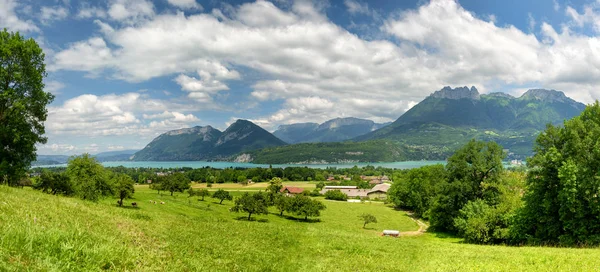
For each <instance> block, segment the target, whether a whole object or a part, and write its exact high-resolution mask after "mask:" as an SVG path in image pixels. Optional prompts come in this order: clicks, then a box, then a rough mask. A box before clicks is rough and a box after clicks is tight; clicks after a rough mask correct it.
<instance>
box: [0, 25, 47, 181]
mask: <svg viewBox="0 0 600 272" xmlns="http://www.w3.org/2000/svg"><path fill="white" fill-rule="evenodd" d="M44 57H45V55H44V53H43V52H42V49H41V48H40V47H39V45H38V44H37V43H36V42H35V41H34V40H33V39H27V40H26V39H25V38H24V37H23V36H21V35H19V33H12V32H10V33H9V32H8V31H7V30H6V29H4V30H2V31H0V147H1V148H0V183H8V184H9V185H16V184H17V182H18V181H19V180H20V178H21V177H23V176H24V175H25V171H26V169H27V168H29V166H30V165H31V162H32V161H34V160H35V159H36V147H35V145H36V144H38V143H40V144H45V143H46V141H47V138H46V137H43V135H44V133H45V127H44V121H46V118H47V116H48V111H47V109H46V106H47V105H48V104H50V103H51V102H52V100H54V96H53V95H52V94H51V93H49V92H44V83H43V79H44V77H46V75H47V74H46V66H45V64H44Z"/></svg>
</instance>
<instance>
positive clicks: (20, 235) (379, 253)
mask: <svg viewBox="0 0 600 272" xmlns="http://www.w3.org/2000/svg"><path fill="white" fill-rule="evenodd" d="M238 194H239V193H238ZM150 200H156V201H164V202H165V204H164V205H161V204H152V203H150ZM321 200H322V201H323V202H324V203H325V204H326V205H327V210H325V211H324V212H323V214H322V216H321V217H320V222H303V221H301V220H300V221H299V220H295V219H294V218H290V217H279V216H278V215H276V214H275V211H272V213H271V214H269V215H261V216H256V217H255V218H256V220H255V221H250V222H249V221H246V220H243V219H240V218H245V215H244V214H237V213H231V212H229V211H228V209H229V208H230V207H231V204H232V203H231V202H230V201H225V202H224V204H223V205H219V204H218V203H216V202H215V200H214V199H212V198H207V199H206V200H205V201H198V200H196V199H195V198H188V197H187V195H186V194H176V196H175V197H171V196H168V195H163V196H160V195H158V194H157V193H156V192H155V191H151V190H149V189H148V188H147V186H138V187H137V188H136V193H135V199H133V200H129V201H128V203H129V202H132V201H136V202H137V203H138V204H139V206H140V207H139V208H137V209H134V208H118V207H116V206H115V204H116V200H115V199H105V200H103V201H101V202H99V203H90V202H85V201H82V200H79V199H76V198H66V197H59V196H52V195H47V194H43V193H40V192H36V191H33V190H31V189H27V188H25V189H17V188H10V187H5V186H0V233H1V234H0V271H24V270H25V271H97V270H103V269H110V270H116V271H126V270H130V271H592V270H596V269H597V268H598V267H600V258H598V256H600V250H599V249H575V248H543V247H504V246H479V245H470V244H464V243H461V241H460V239H456V238H448V237H444V236H443V235H438V234H435V233H426V234H424V235H421V236H410V237H400V238H390V237H381V236H380V235H379V234H380V232H381V230H382V229H398V230H400V231H401V232H405V231H415V230H417V228H418V226H417V224H416V223H415V222H414V221H412V220H411V219H410V218H409V217H408V216H407V215H406V213H405V212H402V211H396V210H394V209H392V208H390V207H387V206H385V205H383V204H381V203H346V202H333V201H326V200H323V199H321ZM362 213H372V214H374V215H375V216H376V217H377V219H378V221H379V223H377V224H370V225H368V226H367V229H363V228H362V222H361V221H360V220H359V219H358V215H360V214H362Z"/></svg>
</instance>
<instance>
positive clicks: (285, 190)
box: [279, 186, 304, 196]
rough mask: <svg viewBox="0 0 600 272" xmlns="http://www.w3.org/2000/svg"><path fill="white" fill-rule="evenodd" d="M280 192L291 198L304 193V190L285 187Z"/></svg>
mask: <svg viewBox="0 0 600 272" xmlns="http://www.w3.org/2000/svg"><path fill="white" fill-rule="evenodd" d="M279 191H280V192H282V193H284V194H286V195H288V196H289V195H297V194H301V193H302V192H304V189H303V188H300V187H292V186H285V187H283V188H281V190H279Z"/></svg>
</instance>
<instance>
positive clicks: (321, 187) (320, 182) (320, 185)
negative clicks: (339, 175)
mask: <svg viewBox="0 0 600 272" xmlns="http://www.w3.org/2000/svg"><path fill="white" fill-rule="evenodd" d="M323 187H325V182H323V181H319V183H317V186H316V188H317V190H319V191H321V190H323Z"/></svg>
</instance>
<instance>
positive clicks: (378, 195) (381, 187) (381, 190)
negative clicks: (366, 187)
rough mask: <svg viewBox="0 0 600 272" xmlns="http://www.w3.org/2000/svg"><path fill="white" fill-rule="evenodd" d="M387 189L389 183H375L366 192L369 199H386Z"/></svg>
mask: <svg viewBox="0 0 600 272" xmlns="http://www.w3.org/2000/svg"><path fill="white" fill-rule="evenodd" d="M389 189H390V184H388V183H382V184H377V185H375V187H373V188H372V189H371V190H370V191H369V192H368V193H367V196H368V197H369V198H370V199H386V198H387V191H388V190H389Z"/></svg>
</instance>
